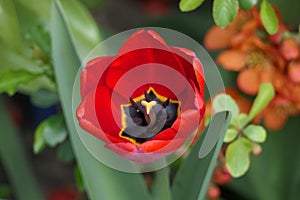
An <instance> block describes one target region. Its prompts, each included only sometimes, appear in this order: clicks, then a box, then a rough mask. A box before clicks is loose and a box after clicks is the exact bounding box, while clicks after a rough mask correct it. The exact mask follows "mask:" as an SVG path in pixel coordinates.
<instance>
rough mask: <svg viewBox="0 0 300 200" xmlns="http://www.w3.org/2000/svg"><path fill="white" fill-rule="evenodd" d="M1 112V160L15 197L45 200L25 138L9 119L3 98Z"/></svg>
mask: <svg viewBox="0 0 300 200" xmlns="http://www.w3.org/2000/svg"><path fill="white" fill-rule="evenodd" d="M0 110H1V112H0V122H1V131H0V138H1V139H0V160H1V166H3V168H4V169H5V173H6V175H7V177H8V178H9V183H10V184H11V187H12V188H13V195H14V197H15V199H18V200H28V199H41V200H43V199H44V197H43V195H42V192H41V191H40V188H39V184H38V183H37V181H36V177H35V173H33V169H32V167H31V164H32V163H30V162H29V160H28V159H27V156H28V155H27V154H26V148H25V147H24V140H23V137H21V136H22V135H21V134H20V132H19V131H18V130H17V129H16V127H15V126H14V124H13V123H12V122H11V120H10V118H9V117H8V116H9V114H8V110H7V105H5V104H4V103H3V101H2V99H1V98H0Z"/></svg>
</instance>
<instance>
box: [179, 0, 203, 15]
mask: <svg viewBox="0 0 300 200" xmlns="http://www.w3.org/2000/svg"><path fill="white" fill-rule="evenodd" d="M203 2H204V0H181V1H180V2H179V8H180V10H181V11H182V12H188V11H192V10H195V9H196V8H198V7H199V6H201V4H202V3H203Z"/></svg>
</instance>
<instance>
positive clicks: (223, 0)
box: [213, 0, 239, 28]
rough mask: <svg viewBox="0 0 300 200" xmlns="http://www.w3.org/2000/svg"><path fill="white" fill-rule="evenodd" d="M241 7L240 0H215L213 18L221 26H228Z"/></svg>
mask: <svg viewBox="0 0 300 200" xmlns="http://www.w3.org/2000/svg"><path fill="white" fill-rule="evenodd" d="M238 9H239V3H238V0H214V3H213V18H214V21H215V23H216V24H217V25H218V26H220V27H222V28H223V27H225V26H227V25H228V24H229V23H230V22H232V20H233V19H234V18H235V17H236V15H237V12H238Z"/></svg>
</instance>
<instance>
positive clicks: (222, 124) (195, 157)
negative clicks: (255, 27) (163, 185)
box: [172, 112, 230, 200]
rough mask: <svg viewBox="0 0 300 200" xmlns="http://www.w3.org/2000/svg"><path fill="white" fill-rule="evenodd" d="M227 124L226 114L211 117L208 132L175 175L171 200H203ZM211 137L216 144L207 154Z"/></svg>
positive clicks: (227, 115)
mask: <svg viewBox="0 0 300 200" xmlns="http://www.w3.org/2000/svg"><path fill="white" fill-rule="evenodd" d="M229 123H230V115H229V114H228V112H220V113H217V114H215V115H214V116H213V118H212V121H211V123H210V126H209V128H208V130H207V131H205V132H203V134H202V135H201V137H200V138H199V140H198V141H197V143H196V145H195V146H194V147H193V148H192V151H191V152H190V154H189V156H188V157H187V158H186V159H185V160H184V161H183V163H182V165H181V166H180V168H179V170H178V171H177V173H176V175H175V178H174V181H173V187H172V200H177V199H178V200H182V199H204V197H205V195H206V191H207V188H208V185H209V183H210V178H211V175H212V172H213V170H214V167H215V164H216V160H217V156H218V154H219V151H220V149H221V146H222V144H223V139H224V135H225V131H226V129H227V127H228V125H229ZM216 135H217V138H215V136H216ZM212 137H213V138H215V139H214V140H215V141H216V142H217V144H215V143H214V144H213V149H212V150H211V151H209V152H207V151H206V149H207V148H208V146H207V145H209V146H210V145H212V144H211V143H210V141H209V140H211V138H212ZM209 143H210V144H209ZM199 149H200V152H199ZM203 156H205V157H203ZM199 157H201V158H200V159H199Z"/></svg>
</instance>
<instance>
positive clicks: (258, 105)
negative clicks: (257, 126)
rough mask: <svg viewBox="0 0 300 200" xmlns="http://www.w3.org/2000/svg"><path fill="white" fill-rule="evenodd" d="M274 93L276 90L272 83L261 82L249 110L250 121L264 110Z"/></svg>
mask: <svg viewBox="0 0 300 200" xmlns="http://www.w3.org/2000/svg"><path fill="white" fill-rule="evenodd" d="M274 95H275V90H274V88H273V86H272V84H271V83H263V84H261V85H260V87H259V91H258V94H257V96H256V98H255V100H254V102H253V105H252V107H251V110H250V112H249V115H248V121H251V120H252V119H253V118H254V117H255V116H256V115H257V114H258V113H259V112H260V111H262V110H263V109H264V108H265V107H266V106H267V105H268V104H269V103H270V101H271V100H272V99H273V97H274Z"/></svg>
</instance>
